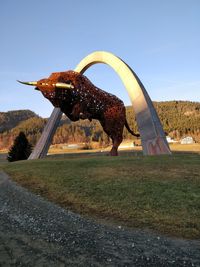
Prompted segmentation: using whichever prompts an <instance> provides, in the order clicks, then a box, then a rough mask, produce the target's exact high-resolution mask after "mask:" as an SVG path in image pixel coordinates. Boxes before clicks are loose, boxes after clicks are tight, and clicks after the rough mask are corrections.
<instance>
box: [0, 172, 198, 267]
mask: <svg viewBox="0 0 200 267" xmlns="http://www.w3.org/2000/svg"><path fill="white" fill-rule="evenodd" d="M0 266H2V267H6V266H37V267H39V266H48V267H49V266H57V267H58V266H115V267H116V266H131V267H132V266H137V267H140V266H145V267H146V266H154V267H155V266H176V267H177V266H180V267H183V266H200V241H189V240H182V239H172V238H166V237H163V236H161V235H158V234H153V233H150V232H148V231H146V232H145V231H140V230H128V229H124V228H122V227H120V226H113V227H111V226H106V225H103V224H98V223H96V222H94V221H92V220H87V219H84V218H83V217H81V216H79V215H77V214H74V213H72V212H68V211H66V210H64V209H62V208H60V207H59V206H57V205H54V204H52V203H50V202H48V201H46V200H44V199H42V198H41V197H39V196H36V195H34V194H32V193H30V192H28V191H27V190H26V189H24V188H22V187H20V186H18V185H16V184H15V183H14V182H12V181H11V180H10V179H9V177H8V176H7V175H5V174H4V173H2V172H1V173H0Z"/></svg>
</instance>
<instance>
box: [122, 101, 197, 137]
mask: <svg viewBox="0 0 200 267" xmlns="http://www.w3.org/2000/svg"><path fill="white" fill-rule="evenodd" d="M153 104H154V107H155V108H156V110H157V113H158V116H159V118H160V120H161V123H162V125H163V128H164V131H165V132H167V133H168V134H169V135H170V136H171V137H173V138H175V139H180V138H181V137H182V136H185V135H191V136H194V135H195V138H196V141H200V102H190V101H165V102H153ZM132 110H133V109H132V107H127V117H128V121H129V123H130V124H131V125H132V127H133V128H135V127H136V122H135V121H134V120H133V115H132V114H133V112H132ZM130 118H132V119H131V120H130Z"/></svg>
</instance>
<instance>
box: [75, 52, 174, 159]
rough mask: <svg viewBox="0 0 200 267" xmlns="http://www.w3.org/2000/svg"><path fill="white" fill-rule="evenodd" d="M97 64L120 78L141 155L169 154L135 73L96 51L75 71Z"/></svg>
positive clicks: (148, 98)
mask: <svg viewBox="0 0 200 267" xmlns="http://www.w3.org/2000/svg"><path fill="white" fill-rule="evenodd" d="M97 63H104V64H107V65H109V66H110V67H112V68H113V69H114V70H115V71H116V73H117V74H118V75H119V77H120V78H121V80H122V82H123V84H124V86H125V88H126V90H127V92H128V94H129V97H130V99H131V102H132V105H133V109H134V112H135V115H136V121H137V124H138V129H139V132H140V135H141V140H142V147H143V153H144V154H145V155H158V154H171V151H170V149H169V146H168V143H167V141H166V137H165V133H164V131H163V127H162V125H161V123H160V119H159V117H158V115H157V112H156V110H155V108H154V106H153V103H152V101H151V99H150V97H149V95H148V93H147V91H146V90H145V88H144V85H143V84H142V82H141V81H140V79H139V78H138V77H137V75H136V74H135V72H134V71H133V70H132V69H131V68H130V67H129V66H128V65H127V64H126V63H125V62H124V61H123V60H121V59H120V58H119V57H117V56H115V55H113V54H112V53H109V52H105V51H96V52H93V53H91V54H89V55H88V56H86V57H85V58H84V59H83V60H81V62H80V63H79V64H78V65H77V67H76V68H75V71H77V72H80V73H81V74H83V73H84V72H85V71H86V70H87V69H88V68H89V67H91V66H92V65H94V64H97Z"/></svg>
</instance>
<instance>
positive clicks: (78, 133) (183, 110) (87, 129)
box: [0, 101, 200, 149]
mask: <svg viewBox="0 0 200 267" xmlns="http://www.w3.org/2000/svg"><path fill="white" fill-rule="evenodd" d="M154 106H155V108H156V110H157V112H158V115H159V117H160V120H161V122H162V125H163V128H164V131H165V132H166V133H167V134H168V135H170V136H171V137H172V138H174V139H175V140H180V138H182V137H183V136H186V135H190V136H192V137H193V138H194V140H195V141H196V142H199V143H200V102H189V101H166V102H154ZM126 112H127V121H128V123H129V125H130V128H132V129H133V131H134V132H138V130H137V124H136V120H135V117H134V113H133V108H132V107H131V106H129V107H126ZM2 114H3V115H2ZM45 123H46V120H45V119H42V118H40V117H38V116H37V115H36V114H35V113H34V112H32V111H28V110H25V111H23V110H20V111H10V112H7V113H3V112H1V113H0V127H1V129H2V133H0V149H2V148H8V147H9V146H10V145H11V144H12V142H13V140H14V138H15V137H16V136H17V135H18V133H19V132H20V131H24V132H25V134H26V136H27V137H28V139H29V141H30V142H31V143H32V144H33V145H35V143H36V142H37V140H38V138H39V137H40V135H41V132H42V130H43V128H44V125H45ZM13 125H14V126H13ZM3 129H4V130H3ZM123 137H124V139H133V136H132V135H131V134H130V133H128V131H127V130H126V129H124V133H123ZM91 141H97V142H99V144H100V145H101V146H104V145H107V144H108V143H109V139H108V137H107V135H106V134H105V133H104V132H103V130H102V127H101V125H100V123H99V122H98V121H96V120H93V121H92V122H91V123H90V122H89V121H88V120H80V121H78V122H74V123H72V122H71V121H70V120H69V119H68V118H66V116H63V118H62V120H61V122H60V127H58V129H57V131H56V134H55V136H54V139H53V144H60V143H74V142H86V143H90V142H91Z"/></svg>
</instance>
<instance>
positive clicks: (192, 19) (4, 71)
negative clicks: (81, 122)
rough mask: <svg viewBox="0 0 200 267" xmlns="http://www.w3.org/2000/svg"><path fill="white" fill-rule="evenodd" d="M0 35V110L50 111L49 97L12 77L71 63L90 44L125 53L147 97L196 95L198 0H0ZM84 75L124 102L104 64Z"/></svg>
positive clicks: (199, 77) (44, 73) (199, 76)
mask: <svg viewBox="0 0 200 267" xmlns="http://www.w3.org/2000/svg"><path fill="white" fill-rule="evenodd" d="M0 38H1V39H0V40H1V42H0V48H1V49H0V111H8V110H15V109H31V110H33V111H35V112H36V113H37V114H39V115H41V116H44V117H47V116H49V115H50V114H51V111H52V108H53V107H52V105H51V104H50V102H48V100H46V99H45V98H44V97H43V96H42V95H41V94H40V92H38V91H35V90H33V88H32V87H28V86H23V85H20V84H18V83H17V82H16V80H17V79H19V80H25V81H26V80H39V79H40V78H43V77H48V76H49V74H50V73H51V72H55V71H63V70H69V69H74V68H75V67H76V65H77V64H78V63H79V62H80V60H81V59H82V58H83V57H85V56H87V55H88V54H89V53H91V52H93V51H96V50H104V51H109V52H112V53H114V54H115V55H117V56H119V57H120V58H122V59H123V60H124V61H126V62H127V63H128V64H129V65H130V66H131V68H132V69H133V70H134V71H135V72H136V73H137V75H138V76H139V78H140V79H141V81H142V82H143V84H144V86H145V88H146V89H147V91H148V93H149V95H150V97H151V99H152V100H155V101H164V100H174V99H176V100H191V101H200V0H140V1H139V0H84V1H83V0H76V1H74V0H56V1H55V0H17V1H12V0H1V1H0ZM85 75H86V76H88V78H89V79H90V80H91V81H92V82H93V83H94V84H96V85H97V86H98V87H100V88H102V89H104V90H106V91H109V92H111V93H113V94H116V95H117V96H118V97H120V98H121V99H122V100H123V101H124V102H125V104H126V105H128V104H130V100H129V98H128V95H127V93H126V90H125V89H124V87H123V85H122V83H121V81H120V79H119V78H118V76H117V74H116V73H115V72H114V71H113V70H112V69H111V68H109V67H108V66H106V65H103V64H97V65H94V66H92V67H91V68H90V69H89V70H87V71H86V73H85Z"/></svg>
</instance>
